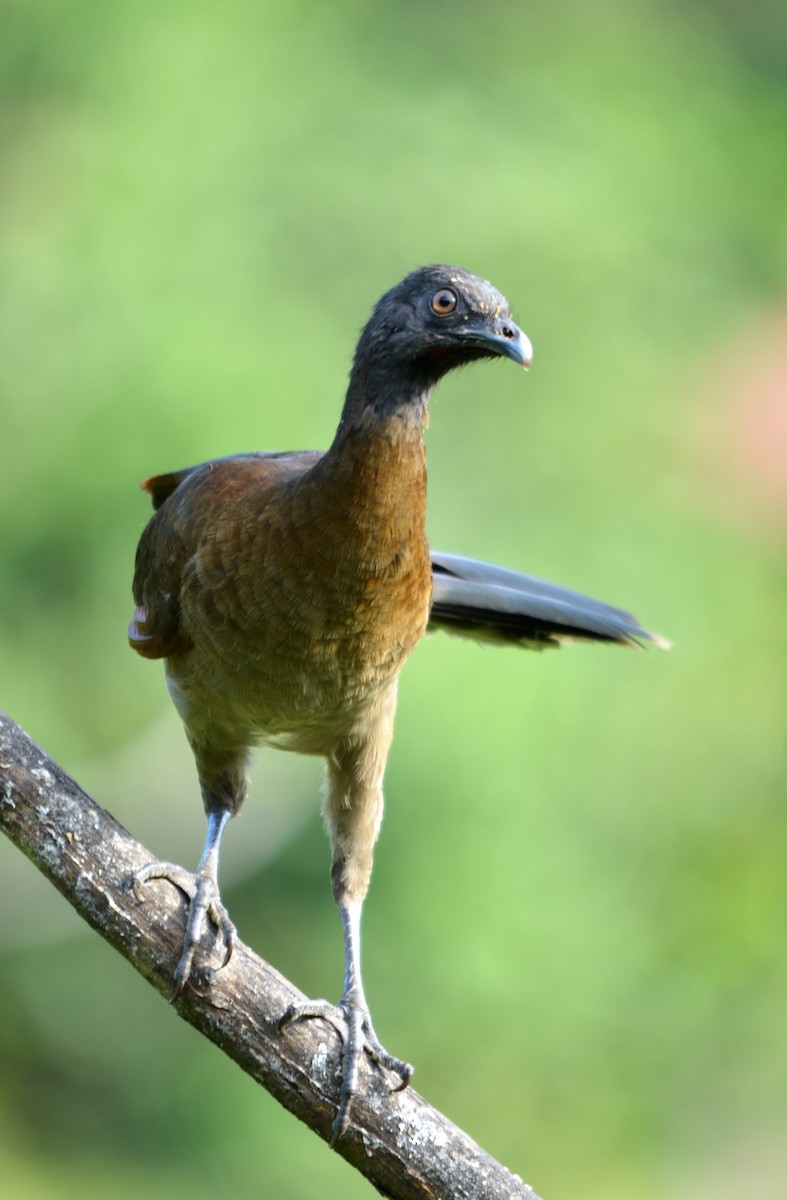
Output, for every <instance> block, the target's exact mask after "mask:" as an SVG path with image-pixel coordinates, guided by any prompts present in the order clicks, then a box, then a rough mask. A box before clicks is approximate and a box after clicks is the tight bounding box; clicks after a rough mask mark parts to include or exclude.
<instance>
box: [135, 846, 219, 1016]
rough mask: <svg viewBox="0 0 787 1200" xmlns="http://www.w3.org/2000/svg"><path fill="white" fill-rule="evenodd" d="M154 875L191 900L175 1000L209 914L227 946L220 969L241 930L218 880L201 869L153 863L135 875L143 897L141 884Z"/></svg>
mask: <svg viewBox="0 0 787 1200" xmlns="http://www.w3.org/2000/svg"><path fill="white" fill-rule="evenodd" d="M151 879H166V880H168V881H169V882H170V883H171V884H172V885H173V886H174V887H176V888H177V889H178V891H180V892H182V893H183V895H184V896H185V897H186V899H187V900H188V902H189V907H188V920H187V923H186V933H185V935H184V938H183V947H182V950H181V955H180V960H179V961H178V965H177V966H176V968H175V973H174V981H175V986H174V988H173V990H172V993H171V995H170V997H169V1001H170V1004H171V1003H172V1002H173V1001H174V1000H177V998H178V996H180V995H181V994H182V992H183V989H184V988H185V986H186V984H187V983H188V981H189V978H190V976H191V971H192V967H193V965H194V957H195V955H196V952H197V948H198V946H199V945H200V942H201V941H202V936H203V933H204V929H205V918H206V916H207V917H209V918H210V920H211V921H212V922H213V924H214V925H215V927H216V930H217V932H218V933H219V934H220V935H221V940H222V942H223V943H224V946H225V953H224V958H223V960H222V963H221V966H220V967H219V968H218V969H219V970H221V969H222V968H223V967H226V965H227V963H228V962H229V961H230V959H231V957H232V952H233V950H234V949H235V942H236V940H237V931H236V929H235V926H234V925H233V923H232V921H231V920H230V917H229V914H228V912H227V910H226V908H225V907H224V905H223V904H222V903H221V898H220V896H219V887H218V884H217V882H216V880H215V879H213V878H212V877H211V876H210V875H205V874H202V873H201V872H199V873H197V874H196V875H193V874H192V873H191V872H190V871H186V870H185V869H184V868H183V867H180V866H178V865H177V863H168V862H156V863H150V864H149V865H148V866H146V867H142V868H141V869H140V870H139V871H137V872H136V873H135V875H134V879H133V887H134V894H135V895H136V896H137V898H138V899H139V900H140V901H141V900H143V897H142V896H141V894H140V891H139V888H140V885H141V884H143V883H148V882H149V880H151Z"/></svg>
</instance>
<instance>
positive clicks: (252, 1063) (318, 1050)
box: [0, 712, 538, 1200]
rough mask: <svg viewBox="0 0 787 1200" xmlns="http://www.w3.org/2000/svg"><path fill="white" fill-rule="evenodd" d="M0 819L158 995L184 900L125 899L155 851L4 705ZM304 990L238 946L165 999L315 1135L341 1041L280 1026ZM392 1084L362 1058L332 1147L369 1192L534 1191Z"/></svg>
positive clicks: (408, 1199)
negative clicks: (347, 1113) (345, 1120)
mask: <svg viewBox="0 0 787 1200" xmlns="http://www.w3.org/2000/svg"><path fill="white" fill-rule="evenodd" d="M0 828H2V830H3V832H4V833H6V834H7V835H8V837H9V838H10V839H11V840H12V841H13V842H15V843H16V844H17V846H19V848H20V849H21V850H22V851H23V853H24V854H26V855H27V857H28V858H29V859H30V860H31V861H32V862H33V863H34V864H35V865H36V866H37V867H38V869H39V870H40V871H42V872H43V874H44V875H46V876H47V878H48V879H49V880H50V881H51V882H52V883H53V884H54V885H55V887H56V888H57V889H58V890H59V891H60V892H61V893H62V894H63V896H65V898H66V899H67V900H68V902H69V903H70V904H71V905H72V906H73V907H74V908H75V909H76V910H77V912H78V913H79V914H80V916H81V917H83V918H84V919H85V920H86V921H87V922H88V924H90V925H92V926H93V928H94V929H95V930H97V932H98V933H100V934H101V935H102V937H104V938H106V940H107V941H108V942H110V943H111V944H112V945H113V946H114V947H115V949H116V950H119V951H120V953H121V954H122V955H123V957H124V958H126V959H128V961H129V962H130V963H131V964H132V965H133V966H134V967H136V969H137V970H138V971H139V972H140V974H141V975H144V977H145V978H146V979H147V980H148V982H149V983H151V984H152V985H153V986H154V987H155V988H157V989H158V990H159V991H160V992H161V993H163V994H164V995H168V994H169V992H170V991H171V986H172V984H171V981H172V972H173V970H174V967H175V964H176V962H177V960H178V956H179V952H180V946H181V942H182V939H183V933H184V929H185V901H184V898H183V897H182V896H181V895H180V893H179V892H178V891H177V890H176V889H175V888H174V887H172V885H171V884H169V883H167V882H165V881H156V882H154V883H150V884H147V885H146V887H145V901H144V903H142V902H140V900H139V899H137V897H136V896H135V893H134V890H133V888H132V886H131V882H130V881H131V879H132V876H133V873H134V872H135V871H136V870H137V869H138V868H139V867H141V866H144V865H145V864H146V863H148V862H151V861H152V860H153V856H152V855H151V854H150V853H149V851H148V850H146V849H145V847H144V846H142V845H140V843H139V842H137V841H136V840H135V839H134V838H133V837H131V835H130V834H128V833H127V832H126V830H125V829H123V827H122V826H121V825H119V824H118V822H117V821H116V820H115V819H114V818H113V817H112V816H111V815H110V814H109V813H108V812H106V811H105V810H104V809H102V808H101V807H100V806H99V805H97V804H96V803H95V802H94V801H93V800H91V799H90V797H89V796H87V795H86V794H85V792H83V791H82V789H81V788H80V787H79V786H78V784H76V783H75V782H74V780H73V779H71V778H70V777H69V776H68V775H67V774H66V773H65V772H64V771H63V770H62V769H61V768H60V767H59V766H58V765H57V763H55V762H53V761H52V760H51V759H50V758H49V757H48V756H47V755H46V754H45V753H44V752H43V751H42V750H40V749H39V748H38V747H37V746H36V745H35V744H34V743H33V742H31V741H30V739H29V738H28V737H27V735H26V734H25V733H24V732H23V731H22V730H21V729H20V728H19V727H18V726H17V725H15V724H14V722H13V721H11V720H10V718H9V717H7V716H6V715H5V714H3V713H2V712H0ZM206 950H207V947H206ZM302 999H304V997H303V996H302V994H301V993H300V992H299V991H298V990H297V989H296V988H295V987H293V985H292V984H291V983H289V982H288V981H287V980H286V979H285V978H284V977H283V976H281V975H280V974H279V973H278V972H277V971H275V970H274V969H273V968H272V967H271V966H269V965H268V964H267V963H265V962H263V961H262V960H261V959H260V958H258V957H257V955H255V954H254V953H253V952H252V951H251V950H249V949H248V947H246V946H244V945H243V944H242V943H238V945H237V948H236V950H235V953H234V954H233V957H232V960H231V961H230V963H229V964H228V965H227V967H225V968H224V969H223V970H220V971H216V972H213V971H210V970H208V969H206V968H202V970H201V971H199V972H198V974H197V976H196V979H195V986H189V987H188V988H186V991H185V992H184V994H183V995H182V996H181V997H180V999H179V1000H177V1001H176V1003H175V1008H176V1010H177V1012H178V1013H179V1015H180V1016H181V1017H183V1019H184V1020H185V1021H188V1022H189V1023H190V1024H191V1025H193V1026H194V1027H195V1028H196V1029H198V1030H199V1031H200V1032H201V1033H203V1034H204V1035H205V1037H207V1038H210V1040H211V1041H212V1042H215V1043H216V1045H218V1046H220V1047H221V1049H222V1050H223V1051H224V1052H225V1053H226V1054H227V1055H228V1056H229V1057H230V1058H232V1059H234V1061H235V1062H236V1063H237V1064H238V1065H239V1066H240V1067H242V1068H243V1070H244V1071H246V1072H248V1074H249V1075H251V1076H252V1078H253V1079H256V1080H257V1082H258V1083H261V1084H262V1086H263V1087H265V1088H267V1090H268V1091H269V1092H270V1093H271V1095H273V1096H275V1098H276V1099H277V1100H278V1101H279V1102H280V1103H281V1104H283V1105H284V1107H285V1108H287V1109H289V1110H290V1112H292V1113H294V1114H295V1116H297V1117H298V1118H300V1120H301V1121H303V1122H305V1124H307V1125H308V1126H309V1127H310V1128H311V1129H313V1130H314V1131H315V1133H317V1134H319V1136H320V1137H322V1138H324V1139H325V1140H326V1141H327V1140H328V1139H329V1137H330V1131H331V1121H332V1119H333V1115H334V1112H335V1105H336V1099H337V1095H338V1070H339V1065H340V1045H339V1039H338V1035H337V1033H336V1031H335V1030H334V1029H333V1028H332V1027H331V1026H329V1025H328V1024H327V1023H326V1022H324V1021H321V1020H312V1021H305V1022H302V1023H300V1024H297V1025H290V1026H287V1027H286V1028H285V1030H284V1031H283V1032H281V1031H280V1030H279V1021H280V1019H281V1016H282V1014H283V1013H284V1012H285V1011H286V1009H287V1008H288V1007H289V1005H290V1004H292V1003H293V1002H294V1001H300V1000H302ZM391 1082H392V1081H391V1080H388V1079H387V1078H386V1077H385V1075H384V1073H383V1072H382V1071H380V1070H379V1069H378V1068H377V1067H375V1066H374V1065H373V1064H371V1063H370V1062H368V1061H366V1062H364V1064H363V1067H362V1077H361V1092H360V1093H359V1095H358V1097H357V1098H356V1100H354V1102H353V1108H352V1119H351V1124H350V1127H349V1129H348V1130H347V1132H346V1134H345V1135H344V1136H343V1137H342V1138H341V1139H340V1141H339V1143H338V1144H337V1146H336V1147H335V1149H336V1152H337V1153H338V1154H340V1155H341V1156H342V1157H343V1158H345V1159H346V1160H347V1162H349V1163H352V1165H353V1166H354V1167H356V1168H357V1169H358V1170H359V1171H360V1172H361V1173H362V1174H363V1175H365V1176H366V1177H367V1179H369V1181H370V1182H371V1183H372V1184H373V1185H374V1186H375V1187H376V1188H377V1190H378V1191H379V1192H380V1194H381V1195H383V1196H388V1197H392V1198H394V1200H538V1197H537V1196H536V1194H535V1192H534V1191H533V1190H532V1189H531V1188H530V1187H528V1185H527V1184H525V1183H523V1182H522V1180H521V1179H520V1178H519V1177H518V1176H516V1175H512V1174H511V1173H510V1172H509V1171H507V1170H506V1168H505V1167H503V1166H502V1165H501V1164H500V1163H498V1162H496V1161H495V1160H494V1159H492V1158H490V1156H489V1155H488V1154H486V1153H485V1152H484V1151H483V1150H482V1149H481V1148H480V1146H478V1145H476V1143H475V1142H473V1141H472V1140H471V1139H470V1138H469V1137H468V1136H467V1135H466V1134H465V1133H463V1132H462V1130H460V1129H458V1128H457V1127H456V1126H455V1125H453V1124H452V1123H451V1122H450V1121H449V1120H447V1118H446V1117H444V1116H442V1115H441V1114H440V1113H439V1112H437V1111H436V1110H435V1109H433V1108H432V1107H431V1106H430V1105H428V1104H427V1103H426V1101H425V1100H424V1099H423V1098H422V1097H421V1096H419V1095H418V1093H417V1092H415V1091H414V1090H413V1089H412V1088H408V1089H407V1090H405V1091H403V1092H392V1091H391V1090H390V1083H391Z"/></svg>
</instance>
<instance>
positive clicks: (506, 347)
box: [488, 321, 533, 370]
mask: <svg viewBox="0 0 787 1200" xmlns="http://www.w3.org/2000/svg"><path fill="white" fill-rule="evenodd" d="M488 340H489V342H490V343H491V344H492V345H493V346H494V347H495V349H496V350H497V352H498V354H502V355H504V356H505V357H506V358H513V360H514V362H516V363H519V365H520V366H521V367H524V368H525V370H527V369H528V367H529V366H530V364H531V363H532V361H533V347H532V346H531V344H530V338H529V337H528V336H527V334H526V333H523V332H522V330H521V329H520V328H519V326H518V325H515V324H514V322H513V321H497V322H496V323H495V330H494V332H493V333H490V335H489V339H488Z"/></svg>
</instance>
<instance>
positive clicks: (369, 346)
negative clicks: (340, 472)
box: [348, 266, 533, 411]
mask: <svg viewBox="0 0 787 1200" xmlns="http://www.w3.org/2000/svg"><path fill="white" fill-rule="evenodd" d="M532 356H533V350H532V347H531V345H530V342H529V340H528V339H527V337H526V336H525V334H524V333H523V332H522V330H521V329H520V328H519V327H518V326H517V325H516V324H515V322H514V321H513V320H512V318H511V312H510V309H509V306H508V301H507V300H506V299H505V297H504V296H502V295H501V294H500V292H498V291H497V289H496V288H494V287H493V286H492V284H491V283H488V282H487V281H486V280H485V279H481V278H480V277H479V276H478V275H473V274H472V273H471V272H470V271H465V270H463V269H462V268H461V267H450V266H429V267H419V268H418V269H417V270H416V271H413V272H412V273H411V274H410V275H408V276H407V277H406V278H405V279H403V280H402V281H401V283H398V284H397V285H396V287H394V288H391V290H390V291H389V292H386V293H385V295H384V296H383V297H382V298H381V299H380V300H379V301H378V302H377V304H376V305H375V308H374V311H373V312H372V315H371V317H370V318H369V321H368V322H367V324H366V326H365V327H364V329H363V331H362V333H361V336H360V339H359V341H358V347H357V349H356V352H355V362H354V365H353V371H352V376H351V380H350V393H349V394H348V401H350V400H351V395H352V392H353V390H354V388H358V389H359V390H362V391H363V392H364V393H365V402H366V404H367V405H368V404H372V405H373V406H374V407H375V408H376V409H378V411H379V410H380V409H385V410H388V411H390V408H391V406H392V404H395V405H396V407H401V405H402V402H404V403H407V401H408V397H409V399H410V401H411V402H415V403H418V401H423V402H425V401H426V399H427V398H428V395H429V392H430V391H431V390H432V388H433V387H434V385H435V384H436V383H437V381H438V380H439V379H440V378H441V377H442V376H443V375H445V374H446V373H447V372H448V371H451V370H453V369H454V368H455V367H460V366H463V365H464V364H465V363H469V362H473V361H475V360H476V359H479V358H511V359H513V360H514V362H517V363H519V364H520V365H521V366H523V367H525V368H527V367H529V366H530V363H531V360H532Z"/></svg>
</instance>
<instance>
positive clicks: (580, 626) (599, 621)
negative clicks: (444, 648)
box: [429, 550, 669, 649]
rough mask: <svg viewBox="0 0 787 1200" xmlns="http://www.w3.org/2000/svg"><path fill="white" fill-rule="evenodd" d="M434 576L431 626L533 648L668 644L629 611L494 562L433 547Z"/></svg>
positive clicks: (477, 637)
mask: <svg viewBox="0 0 787 1200" xmlns="http://www.w3.org/2000/svg"><path fill="white" fill-rule="evenodd" d="M432 581H433V586H434V591H433V596H432V609H431V612H430V614H429V628H430V630H431V629H443V630H445V631H446V632H447V633H455V634H459V635H460V636H463V637H468V638H473V639H475V640H476V641H484V642H498V643H508V644H511V643H513V644H515V645H521V646H529V647H531V648H532V649H542V648H543V647H545V646H559V645H560V644H561V643H562V642H568V641H574V640H576V639H586V640H590V641H596V642H617V643H618V644H619V645H623V646H642V645H643V644H648V643H650V644H651V645H654V646H659V647H661V648H663V649H668V648H669V642H665V640H664V639H663V638H661V637H659V636H658V635H657V634H654V633H649V632H648V631H647V630H646V629H643V628H642V626H641V625H640V623H639V621H637V619H636V617H633V616H632V615H631V613H628V612H624V611H623V610H622V609H620V608H612V607H611V606H610V605H609V604H602V603H601V601H600V600H591V599H590V598H589V597H588V596H582V595H580V594H579V592H570V591H568V590H567V589H566V588H562V587H558V586H557V585H556V584H554V583H545V582H544V581H543V580H542V579H534V578H533V576H531V575H520V574H519V573H518V572H516V571H509V570H506V569H505V567H496V566H493V565H492V564H491V563H485V562H479V561H477V560H476V559H472V558H462V557H460V556H458V555H454V554H441V553H439V552H438V551H434V550H433V551H432Z"/></svg>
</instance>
